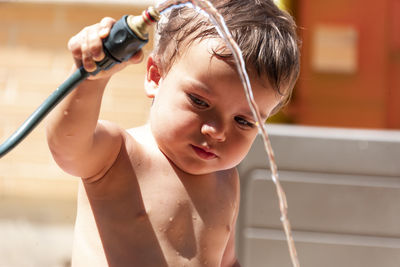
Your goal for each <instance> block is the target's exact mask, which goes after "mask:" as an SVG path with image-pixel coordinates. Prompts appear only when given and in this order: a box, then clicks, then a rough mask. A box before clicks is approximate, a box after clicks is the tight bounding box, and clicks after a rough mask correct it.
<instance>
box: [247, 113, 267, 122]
mask: <svg viewBox="0 0 400 267" xmlns="http://www.w3.org/2000/svg"><path fill="white" fill-rule="evenodd" d="M259 112H260V116H261V119H262V120H267V119H268V117H267V115H266V114H265V113H264V112H261V111H259ZM245 115H246V116H248V117H249V118H252V119H253V120H256V118H254V116H253V112H251V111H249V112H246V113H245Z"/></svg>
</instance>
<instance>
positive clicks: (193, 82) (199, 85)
mask: <svg viewBox="0 0 400 267" xmlns="http://www.w3.org/2000/svg"><path fill="white" fill-rule="evenodd" d="M185 80H186V82H188V83H189V84H190V85H191V86H193V87H195V88H198V89H201V90H202V91H204V92H205V93H206V94H211V90H210V88H209V87H208V86H207V85H205V84H204V83H203V82H200V81H198V80H195V79H192V78H186V79H185ZM246 102H247V99H246ZM249 108H250V107H249ZM259 112H260V116H261V119H263V120H267V119H268V116H267V114H265V113H264V112H262V111H259ZM244 114H245V115H246V116H248V117H249V118H252V119H255V118H254V116H253V112H251V109H250V110H249V111H248V112H245V113H244Z"/></svg>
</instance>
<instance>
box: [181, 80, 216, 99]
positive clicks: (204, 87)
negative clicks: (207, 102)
mask: <svg viewBox="0 0 400 267" xmlns="http://www.w3.org/2000/svg"><path fill="white" fill-rule="evenodd" d="M185 80H186V82H187V83H188V84H190V86H193V87H195V88H196V89H200V90H202V91H203V92H205V93H206V94H208V95H210V94H211V90H210V88H209V87H208V86H207V85H205V84H204V83H202V82H200V81H198V80H195V79H192V78H186V79H185Z"/></svg>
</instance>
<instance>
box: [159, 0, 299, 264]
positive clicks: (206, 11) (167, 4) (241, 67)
mask: <svg viewBox="0 0 400 267" xmlns="http://www.w3.org/2000/svg"><path fill="white" fill-rule="evenodd" d="M182 5H184V6H188V7H191V8H194V9H195V10H196V11H198V12H199V13H201V14H203V15H205V16H206V17H207V18H208V19H209V20H210V21H211V22H212V23H213V24H214V26H215V27H216V29H217V31H218V33H219V35H220V36H221V38H222V39H224V40H225V42H226V44H227V46H228V47H229V48H230V49H231V51H232V54H233V56H234V60H235V62H236V67H237V70H238V73H239V76H240V79H241V81H242V84H243V88H244V91H245V93H246V98H247V102H248V103H249V106H250V109H251V111H252V113H253V116H254V118H255V120H256V121H257V126H258V127H259V129H260V132H261V134H262V137H263V140H264V146H265V150H266V152H267V154H268V160H269V163H270V169H271V173H272V181H273V182H274V184H275V187H276V192H277V195H278V199H279V209H280V212H281V218H280V219H281V222H282V225H283V229H284V232H285V235H286V240H287V243H288V247H289V253H290V258H291V260H292V264H293V267H300V263H299V259H298V256H297V252H296V247H295V244H294V240H293V235H292V231H291V227H290V222H289V219H288V216H287V213H288V206H287V201H286V194H285V192H284V190H283V188H282V186H281V184H280V181H279V176H278V168H277V165H276V161H275V155H274V152H273V150H272V146H271V141H270V139H269V137H268V134H267V130H266V127H265V124H264V122H263V120H262V119H261V116H260V112H259V110H258V106H257V104H256V102H255V100H254V97H253V91H252V89H251V84H250V79H249V76H248V74H247V71H246V65H245V62H244V59H243V56H242V52H241V50H240V48H239V46H238V45H237V43H236V42H235V41H234V40H233V38H232V35H231V34H230V32H229V30H228V27H227V26H226V24H225V21H224V19H223V18H222V16H221V15H220V14H219V13H218V11H217V10H216V9H215V7H214V6H213V5H212V4H211V3H210V2H209V1H207V0H187V1H179V0H167V1H163V2H161V3H160V4H158V6H157V7H156V9H157V10H158V11H159V12H160V13H161V14H162V13H163V12H165V11H166V10H168V9H170V8H176V7H179V6H182Z"/></svg>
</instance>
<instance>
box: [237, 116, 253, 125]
mask: <svg viewBox="0 0 400 267" xmlns="http://www.w3.org/2000/svg"><path fill="white" fill-rule="evenodd" d="M235 121H236V122H237V123H238V124H239V125H240V126H242V127H243V126H244V127H248V128H254V126H255V124H254V123H252V122H249V121H247V120H245V119H243V118H242V117H237V116H236V117H235Z"/></svg>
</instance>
